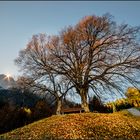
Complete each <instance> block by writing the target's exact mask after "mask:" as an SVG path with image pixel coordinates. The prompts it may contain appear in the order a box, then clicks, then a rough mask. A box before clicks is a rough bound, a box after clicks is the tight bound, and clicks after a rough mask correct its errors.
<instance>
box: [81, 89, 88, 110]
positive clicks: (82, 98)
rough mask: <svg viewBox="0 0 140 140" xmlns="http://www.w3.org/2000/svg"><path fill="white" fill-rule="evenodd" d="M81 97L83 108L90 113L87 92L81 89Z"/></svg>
mask: <svg viewBox="0 0 140 140" xmlns="http://www.w3.org/2000/svg"><path fill="white" fill-rule="evenodd" d="M80 96H81V107H82V108H83V109H84V111H85V112H90V110H89V106H88V103H87V90H86V89H80Z"/></svg>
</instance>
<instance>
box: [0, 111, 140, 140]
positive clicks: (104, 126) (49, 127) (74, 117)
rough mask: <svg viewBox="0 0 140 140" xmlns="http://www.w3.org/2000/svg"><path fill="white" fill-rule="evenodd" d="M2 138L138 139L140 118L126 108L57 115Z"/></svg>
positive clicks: (139, 135)
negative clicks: (113, 111)
mask: <svg viewBox="0 0 140 140" xmlns="http://www.w3.org/2000/svg"><path fill="white" fill-rule="evenodd" d="M0 137H1V138H3V139H15V140H16V139H27V140H28V139H87V138H92V139H102V138H103V139H118V138H121V139H138V138H140V118H135V117H133V116H131V115H130V114H129V113H128V112H127V111H125V112H117V113H112V114H102V113H81V114H69V115H54V116H52V117H49V118H46V119H43V120H40V121H37V122H34V123H32V124H29V125H27V126H24V127H22V128H18V129H16V130H13V131H11V132H9V133H6V134H4V135H0Z"/></svg>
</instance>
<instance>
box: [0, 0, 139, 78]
mask: <svg viewBox="0 0 140 140" xmlns="http://www.w3.org/2000/svg"><path fill="white" fill-rule="evenodd" d="M107 12H109V13H110V14H112V15H113V16H114V20H115V21H117V22H118V23H122V22H125V23H128V24H130V25H132V26H135V25H140V1H98V2H97V1H89V2H88V1H77V2H76V1H69V2H68V1H52V2H49V1H42V2H41V1H40V2H39V1H30V2H28V1H24V2H21V1H15V2H14V1H5V2H4V1H0V74H1V73H4V74H6V73H10V74H12V75H13V76H17V75H19V74H20V73H19V72H18V68H17V67H16V66H15V65H14V59H15V58H16V57H17V56H18V52H19V51H20V50H21V49H23V48H25V47H26V44H27V43H28V41H29V40H30V39H31V37H32V35H33V34H37V33H46V34H48V35H52V34H58V33H59V31H60V30H61V29H63V28H64V27H66V26H68V25H74V24H76V23H77V22H78V21H79V20H80V19H81V18H82V17H84V16H86V15H92V14H95V15H103V14H104V13H107Z"/></svg>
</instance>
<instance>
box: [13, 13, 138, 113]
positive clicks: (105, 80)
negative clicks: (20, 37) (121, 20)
mask: <svg viewBox="0 0 140 140" xmlns="http://www.w3.org/2000/svg"><path fill="white" fill-rule="evenodd" d="M139 31H140V27H131V26H129V25H127V24H121V25H118V24H117V23H116V22H115V21H113V20H112V17H111V16H110V15H109V14H105V15H103V16H95V15H92V16H86V17H84V18H83V19H81V20H80V21H79V22H78V23H77V24H76V25H74V26H69V27H67V28H65V29H63V30H62V31H61V32H60V34H59V35H56V36H47V35H45V34H37V35H33V37H32V39H31V41H29V43H28V44H27V46H26V48H25V49H23V50H21V51H20V52H19V56H18V57H17V59H16V60H15V62H16V64H17V65H18V66H19V67H20V68H21V69H22V70H23V71H24V73H25V74H26V75H28V76H29V77H33V78H35V79H36V80H35V81H36V82H41V83H45V82H44V81H46V83H45V84H46V85H47V82H49V81H50V78H49V75H50V74H51V75H53V76H54V78H55V79H56V80H57V81H59V80H61V81H63V82H68V83H69V88H70V87H72V88H74V90H75V93H76V94H79V95H80V97H81V106H82V107H83V108H84V110H85V112H89V108H88V103H87V95H88V93H89V91H90V92H91V91H92V92H93V93H94V94H96V95H98V96H102V95H105V94H109V93H113V92H119V93H122V88H123V86H124V85H126V84H127V83H130V84H132V85H136V84H137V83H138V78H137V74H138V72H139V71H140V44H139V40H138V36H139V33H140V32H139ZM46 87H47V89H48V88H49V87H48V86H46Z"/></svg>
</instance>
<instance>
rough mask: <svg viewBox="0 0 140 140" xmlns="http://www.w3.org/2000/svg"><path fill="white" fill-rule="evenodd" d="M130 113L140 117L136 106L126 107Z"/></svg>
mask: <svg viewBox="0 0 140 140" xmlns="http://www.w3.org/2000/svg"><path fill="white" fill-rule="evenodd" d="M127 110H128V111H129V112H130V113H131V114H132V115H134V116H139V117H140V111H139V110H138V109H136V108H129V109H127Z"/></svg>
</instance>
